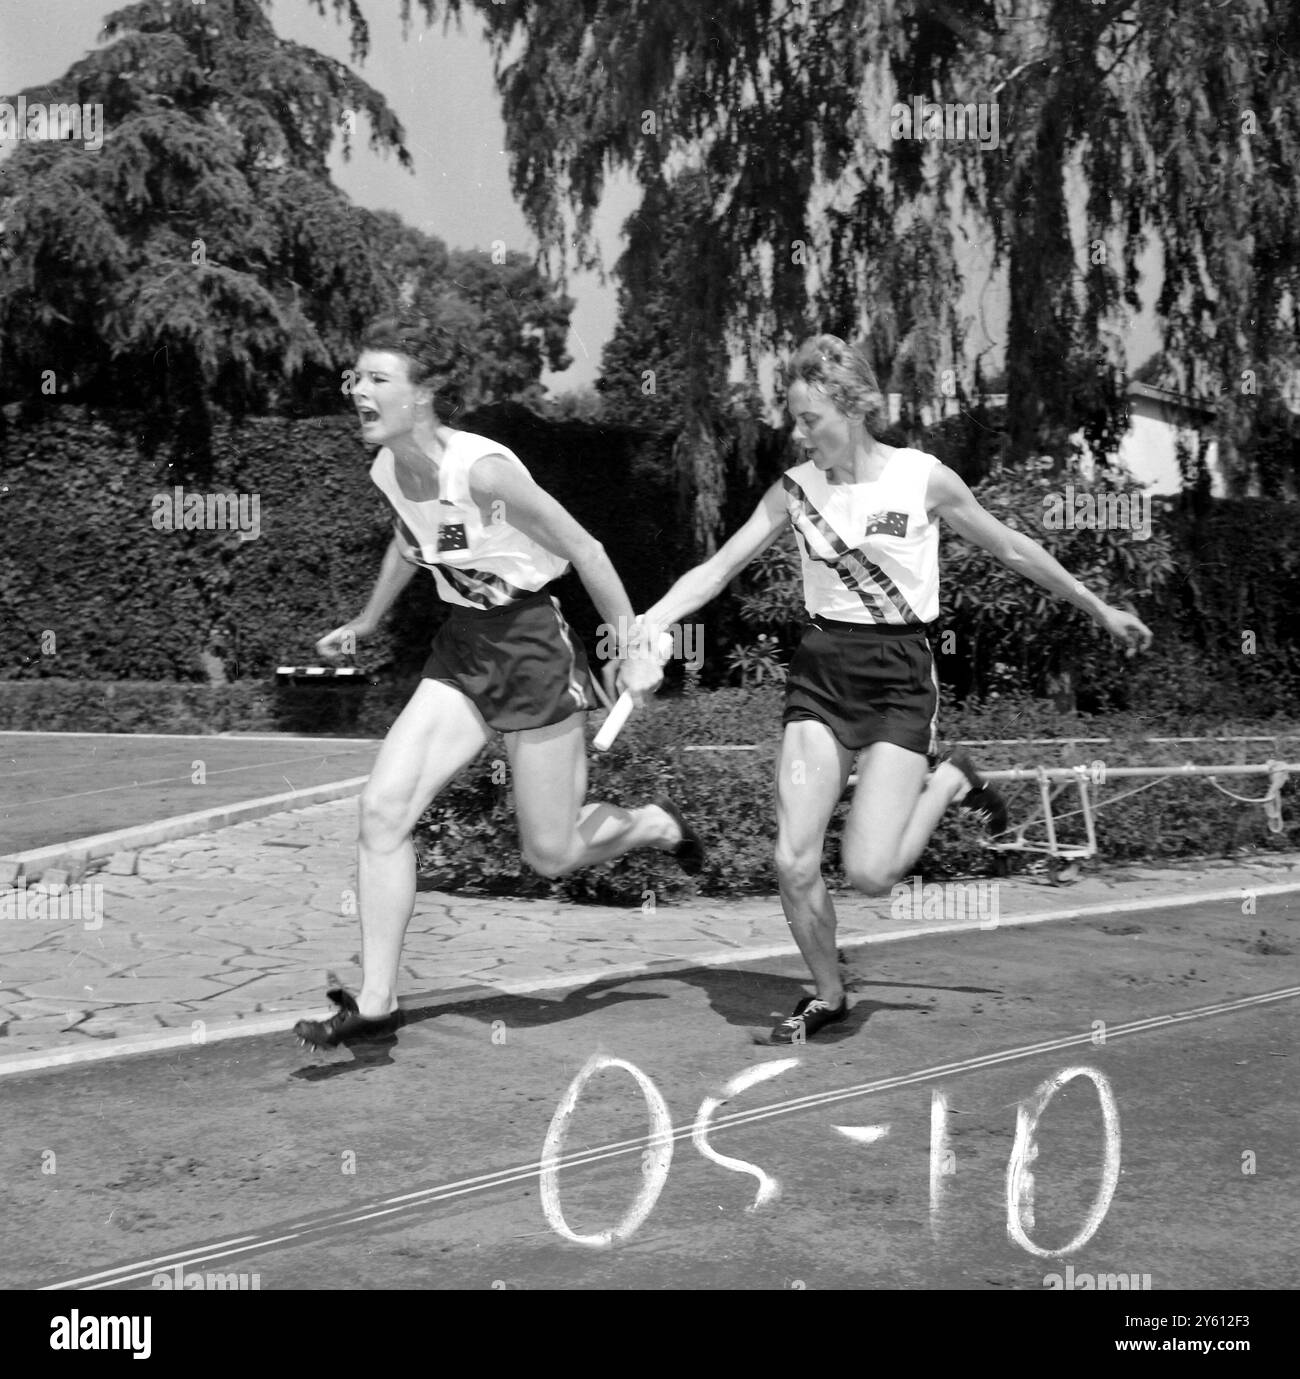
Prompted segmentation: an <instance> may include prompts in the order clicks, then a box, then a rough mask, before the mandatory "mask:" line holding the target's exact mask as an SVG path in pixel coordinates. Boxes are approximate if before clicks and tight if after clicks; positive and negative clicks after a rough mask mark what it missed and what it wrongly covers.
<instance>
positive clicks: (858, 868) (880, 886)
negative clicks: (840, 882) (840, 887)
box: [844, 857, 899, 895]
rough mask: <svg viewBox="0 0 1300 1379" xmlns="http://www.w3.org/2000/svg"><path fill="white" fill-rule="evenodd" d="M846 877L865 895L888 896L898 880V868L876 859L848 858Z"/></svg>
mask: <svg viewBox="0 0 1300 1379" xmlns="http://www.w3.org/2000/svg"><path fill="white" fill-rule="evenodd" d="M844 876H845V878H846V880H847V881H848V883H849V885H850V886H852V887H853V889H854V890H857V891H861V892H862V893H863V895H888V894H889V892H890V890H891V889H892V888H893V886H894V883H895V882H896V881H897V880H898V877H899V870H898V868H897V867H895V866H893V865H890V864H888V863H885V862H882V861H880V860H879V859H876V858H871V857H867V858H856V857H855V858H846V859H845V862H844Z"/></svg>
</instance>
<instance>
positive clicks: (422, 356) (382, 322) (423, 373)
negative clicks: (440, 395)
mask: <svg viewBox="0 0 1300 1379" xmlns="http://www.w3.org/2000/svg"><path fill="white" fill-rule="evenodd" d="M361 348H362V349H363V350H382V351H384V352H385V353H386V354H400V355H402V356H404V357H405V359H406V361H407V368H408V372H409V373H410V377H411V382H412V383H415V384H421V383H428V382H431V381H432V380H434V379H436V378H438V377H439V376H440V375H445V373H446V367H447V362H448V361H447V358H446V348H445V346H444V345H443V344H442V342H440V341H439V340H438V335H437V331H436V330H435V329H434V327H433V322H432V321H431V320H430V319H429V318H428V317H427V316H416V315H411V314H397V315H392V316H381V317H380V318H379V319H378V320H377V321H372V322H371V323H370V325H368V326H367V327H366V329H365V331H364V333H363V334H362V336H361Z"/></svg>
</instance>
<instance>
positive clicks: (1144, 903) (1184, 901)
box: [0, 777, 1300, 1077]
mask: <svg viewBox="0 0 1300 1379" xmlns="http://www.w3.org/2000/svg"><path fill="white" fill-rule="evenodd" d="M365 779H366V778H365V777H362V778H361V780H362V782H363V783H364V780H365ZM354 783H355V782H349V784H354ZM307 803H310V801H307ZM1243 889H1244V888H1243V887H1240V886H1236V887H1233V888H1232V889H1230V890H1222V891H1205V892H1202V893H1201V894H1199V895H1185V896H1167V897H1163V898H1158V899H1152V900H1127V901H1123V902H1121V903H1119V904H1110V903H1107V904H1104V905H1081V906H1077V907H1076V908H1074V909H1072V910H1044V911H1040V912H1039V913H1036V914H1028V915H1017V916H1010V917H1006V918H1002V919H999V920H998V925H997V927H998V928H999V929H1013V928H1019V927H1021V926H1024V925H1027V924H1047V923H1050V922H1051V921H1052V920H1057V919H1062V920H1064V919H1088V918H1095V917H1099V916H1102V915H1107V916H1112V915H1122V914H1127V913H1131V912H1133V911H1139V910H1168V909H1175V908H1178V907H1180V906H1187V905H1200V904H1214V903H1217V902H1219V901H1224V900H1231V901H1233V902H1234V903H1235V902H1239V901H1240V900H1241V895H1242V891H1243ZM1249 889H1250V890H1251V893H1252V894H1253V895H1255V896H1268V895H1290V894H1294V893H1295V892H1297V891H1300V882H1284V883H1282V884H1279V885H1274V886H1254V887H1250V888H1249ZM981 928H983V924H982V922H981V921H979V920H975V919H971V920H965V921H961V920H958V921H955V922H954V923H952V924H932V925H918V926H917V927H915V928H907V929H889V930H886V931H885V932H883V933H878V934H859V935H857V936H847V935H845V936H841V937H840V939H839V940H838V944H839V947H841V948H861V947H864V946H865V945H867V944H870V943H901V942H905V941H906V940H908V939H916V938H933V937H935V936H936V935H939V934H960V933H970V932H972V931H974V930H976V929H981ZM985 932H986V933H987V932H993V931H991V930H985ZM798 954H799V948H798V946H797V945H796V944H794V943H778V944H766V945H763V946H762V947H755V948H742V949H736V948H727V949H723V950H720V951H719V952H716V953H683V954H682V955H681V956H680V957H676V958H656V959H654V960H653V961H649V962H635V963H623V964H621V965H619V966H611V967H596V968H592V969H591V970H590V971H588V972H568V973H564V974H562V975H548V976H542V977H530V978H527V979H525V980H521V981H508V982H500V983H493V984H491V985H488V984H486V983H484V984H483V985H476V986H472V987H465V986H460V987H453V988H448V989H444V990H436V991H425V992H418V993H415V994H413V995H410V996H403V997H402V998H401V999H400V1002H399V1004H400V1005H401V1006H402V1008H403V1009H404V1010H425V1009H427V1008H428V1007H429V1006H431V1005H458V1006H459V1005H468V1004H470V1003H471V1002H477V1001H490V1000H492V999H494V998H495V997H498V996H527V995H530V994H531V993H533V992H535V991H558V990H562V989H565V988H570V987H571V988H577V987H581V986H589V985H590V984H591V983H593V982H608V981H618V980H619V979H621V978H625V977H637V976H641V975H643V974H644V973H647V972H651V973H657V974H659V975H661V976H664V977H669V976H671V975H672V974H673V973H674V972H680V971H681V970H682V969H683V967H691V968H695V967H726V966H734V965H736V964H737V963H746V962H763V961H766V960H767V959H768V958H790V957H797V956H798ZM307 1013H309V1012H306V1011H296V1012H294V1013H292V1014H284V1015H267V1016H262V1017H259V1018H257V1019H246V1020H227V1021H222V1022H220V1023H218V1022H215V1021H205V1022H204V1043H208V1044H215V1043H219V1042H221V1041H223V1040H227V1039H246V1038H250V1037H251V1036H253V1035H259V1034H279V1033H283V1032H284V1031H285V1030H291V1029H292V1028H293V1027H294V1025H295V1024H296V1023H297V1022H298V1021H299V1020H301V1019H302V1018H303V1016H304V1014H307ZM194 1018H195V1019H196V1020H197V1019H202V1018H203V1017H202V1015H201V1014H199V1013H196V1014H195V1017H194ZM15 1032H16V1033H21V1030H17V1031H15ZM193 1047H197V1046H196V1045H195V1043H194V1039H193V1036H192V1035H191V1033H190V1031H189V1030H187V1029H186V1030H178V1031H177V1032H176V1033H174V1034H153V1033H150V1034H140V1035H134V1034H128V1035H124V1036H122V1037H121V1038H119V1039H113V1040H107V1041H105V1042H103V1043H97V1044H90V1045H85V1046H79V1047H76V1048H70V1049H52V1050H49V1051H40V1052H34V1053H21V1054H10V1055H7V1056H3V1057H0V1077H4V1076H6V1075H7V1074H9V1073H29V1072H41V1071H43V1070H46V1069H50V1068H63V1067H71V1066H73V1065H76V1064H80V1063H97V1062H100V1061H102V1060H104V1059H107V1058H126V1057H129V1056H130V1055H132V1054H139V1053H157V1052H159V1051H160V1050H162V1049H181V1048H193Z"/></svg>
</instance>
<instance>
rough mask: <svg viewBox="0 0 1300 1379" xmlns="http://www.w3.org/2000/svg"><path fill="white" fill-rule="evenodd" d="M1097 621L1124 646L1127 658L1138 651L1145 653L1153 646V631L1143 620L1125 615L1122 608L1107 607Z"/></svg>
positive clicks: (1131, 615) (1128, 614)
mask: <svg viewBox="0 0 1300 1379" xmlns="http://www.w3.org/2000/svg"><path fill="white" fill-rule="evenodd" d="M1097 621H1098V622H1099V623H1100V624H1101V625H1102V626H1103V627H1104V628H1105V629H1106V631H1107V632H1109V633H1110V635H1111V636H1112V637H1114V638H1115V640H1116V641H1117V642H1120V643H1122V644H1123V646H1124V648H1125V651H1124V654H1125V656H1132V655H1133V654H1134V652H1137V651H1145V650H1146V649H1147V647H1149V646H1150V645H1151V639H1152V632H1151V629H1150V628H1149V627H1148V626H1147V625H1146V623H1144V622H1143V621H1142V619H1141V618H1137V617H1134V615H1133V614H1132V613H1125V612H1124V611H1123V610H1122V609H1120V608H1111V607H1109V606H1107V608H1106V611H1105V612H1104V613H1103V614H1102V615H1101V617H1099V618H1098V619H1097Z"/></svg>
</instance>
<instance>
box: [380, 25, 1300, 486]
mask: <svg viewBox="0 0 1300 1379" xmlns="http://www.w3.org/2000/svg"><path fill="white" fill-rule="evenodd" d="M417 6H418V9H419V10H420V11H422V12H423V14H424V15H425V17H426V18H428V19H430V20H432V19H435V18H438V17H440V16H441V17H443V18H446V19H450V18H452V17H456V16H460V15H461V14H463V13H464V12H465V11H467V10H473V11H477V12H478V13H479V14H480V15H481V16H482V19H483V22H484V24H485V26H486V29H487V32H488V34H489V37H490V40H491V42H492V44H493V46H494V51H495V54H496V59H497V69H498V80H499V85H500V89H501V93H502V100H503V111H504V116H505V120H506V125H507V130H508V138H509V151H510V156H511V171H512V178H513V183H514V187H515V190H516V193H517V195H518V196H519V198H520V201H521V203H522V205H523V208H524V211H525V213H526V215H527V216H528V219H529V221H530V223H531V225H532V227H533V228H534V230H535V231H536V233H537V234H538V235H539V237H540V239H541V242H542V244H543V246H545V247H546V248H547V249H549V250H553V251H565V250H566V249H567V247H568V245H569V243H570V241H572V243H573V245H574V246H576V258H577V261H578V262H580V263H581V262H589V261H591V260H592V259H593V258H594V255H595V250H594V247H593V240H592V234H591V229H592V217H593V214H594V212H595V210H596V208H597V206H598V204H599V201H600V197H601V194H602V191H603V188H604V181H605V177H606V175H607V173H608V171H609V170H610V169H611V168H622V169H626V170H629V171H630V172H631V173H632V174H633V175H634V176H635V177H637V178H638V179H639V181H640V182H641V184H642V186H643V187H644V188H645V198H644V201H643V203H642V207H641V210H640V212H639V214H640V216H641V217H642V222H641V224H640V226H639V227H636V226H634V231H635V233H634V235H633V246H632V251H633V253H634V255H638V256H641V257H645V256H647V255H650V254H652V253H653V252H654V250H653V243H654V241H655V239H656V236H663V235H666V234H668V233H669V231H670V225H669V224H668V223H667V222H666V221H665V220H664V219H663V215H662V212H663V211H664V210H666V209H671V207H672V205H673V201H672V198H664V197H663V196H662V195H661V194H660V189H661V188H662V186H663V185H664V184H665V183H666V182H670V181H672V180H673V179H674V178H676V177H678V176H680V175H681V174H682V173H683V172H684V171H687V170H689V171H692V172H694V173H695V174H697V175H698V176H700V177H702V178H703V180H704V184H705V186H706V187H707V191H708V209H707V213H706V215H705V217H704V220H703V223H702V225H701V228H700V232H699V233H698V234H697V235H696V236H695V237H694V238H695V244H696V246H697V248H698V251H699V258H698V260H697V261H696V263H695V265H694V269H695V271H693V272H690V273H686V274H682V275H681V276H680V278H678V279H676V280H672V281H670V282H669V283H668V284H667V286H668V288H669V290H671V291H672V292H673V293H674V296H675V300H676V302H677V304H678V308H679V310H678V312H677V313H676V316H677V320H678V321H679V322H680V323H683V324H685V323H687V322H690V321H692V320H699V319H706V320H709V318H713V319H711V320H709V330H710V331H711V338H712V340H713V341H714V342H716V343H722V342H724V341H725V342H726V343H727V344H735V345H737V346H739V347H741V348H743V349H744V350H745V351H746V353H747V357H748V359H749V364H750V367H751V370H753V369H754V367H755V360H756V359H757V357H759V355H760V354H762V353H764V352H766V351H770V350H771V349H773V348H777V349H780V348H782V347H785V346H788V345H789V344H790V343H791V342H793V341H794V340H796V339H797V338H798V337H800V336H801V335H802V334H804V333H805V332H807V331H809V330H810V329H812V328H814V327H815V328H820V329H827V330H832V331H835V332H837V333H840V334H849V335H852V334H855V333H857V332H858V331H859V330H860V329H863V328H866V329H868V330H869V338H870V342H871V348H872V350H873V352H874V354H875V357H876V362H877V364H878V366H879V369H880V373H881V375H882V379H887V380H888V382H889V384H890V386H892V387H893V388H896V389H898V390H900V391H901V392H902V393H903V394H904V399H905V417H904V421H905V423H907V424H908V426H909V427H910V428H911V429H912V430H915V429H916V426H917V424H918V418H919V408H920V405H921V404H922V403H923V402H925V401H928V400H930V399H931V398H933V397H934V396H935V395H936V393H937V391H938V389H937V388H936V386H935V383H936V378H937V376H938V373H939V371H940V370H941V369H942V368H944V367H954V366H956V367H960V365H961V360H962V351H963V344H964V340H965V337H966V335H967V333H968V330H969V327H970V322H968V321H965V320H962V319H960V318H959V316H958V314H957V305H956V303H957V300H958V289H959V273H958V263H959V254H958V245H959V239H960V237H961V236H963V235H967V234H973V235H977V236H980V237H983V238H985V239H987V240H988V241H989V242H990V243H991V244H992V246H993V249H994V254H995V263H996V265H997V266H998V267H1000V268H1001V269H1002V270H1004V271H1005V273H1006V275H1007V278H1008V281H1009V286H1010V296H1011V303H1010V316H1009V324H1008V337H1007V374H1008V390H1009V400H1008V409H1009V413H1008V441H1009V454H1010V458H1011V459H1012V460H1021V459H1024V458H1026V457H1029V456H1032V455H1035V454H1039V453H1042V452H1044V451H1046V452H1049V453H1054V454H1058V453H1061V451H1062V450H1063V449H1064V443H1065V440H1066V438H1067V437H1069V436H1070V435H1072V434H1074V433H1075V432H1076V431H1078V430H1080V429H1082V430H1083V431H1084V432H1085V434H1086V438H1087V440H1088V441H1089V442H1090V443H1091V445H1092V447H1093V449H1094V451H1099V450H1100V451H1102V452H1107V451H1113V448H1114V443H1115V441H1116V440H1117V437H1118V434H1119V432H1120V431H1121V430H1122V427H1123V424H1124V396H1123V392H1124V390H1123V378H1124V374H1125V371H1126V366H1127V360H1126V356H1125V338H1126V333H1127V327H1128V322H1129V320H1130V318H1131V313H1133V312H1135V311H1136V310H1137V308H1138V307H1139V299H1138V295H1137V287H1138V262H1139V257H1140V255H1141V253H1142V251H1143V249H1144V247H1145V245H1146V244H1147V242H1148V240H1150V239H1154V240H1155V241H1156V242H1157V243H1158V244H1159V246H1160V248H1161V249H1162V250H1163V257H1164V278H1163V284H1162V289H1161V293H1160V297H1159V302H1158V313H1159V316H1160V322H1161V325H1162V327H1163V330H1164V333H1165V338H1166V344H1167V348H1168V350H1169V353H1170V355H1171V357H1173V358H1175V359H1177V360H1178V361H1179V368H1180V371H1181V374H1182V378H1181V386H1183V387H1184V388H1185V389H1187V390H1188V391H1190V392H1192V393H1194V394H1198V395H1202V396H1205V395H1217V397H1218V400H1219V414H1218V427H1219V431H1220V437H1221V450H1222V452H1223V456H1224V462H1225V467H1226V469H1227V471H1228V473H1229V475H1230V478H1231V479H1232V481H1233V482H1234V484H1237V485H1242V484H1245V483H1247V482H1249V480H1250V478H1251V472H1250V471H1251V461H1250V450H1249V447H1247V446H1246V444H1245V442H1246V440H1247V438H1248V437H1249V435H1250V433H1251V430H1252V428H1253V426H1254V424H1255V421H1256V418H1257V416H1258V410H1259V398H1260V397H1261V396H1263V395H1264V394H1265V393H1266V392H1269V391H1270V390H1271V391H1272V392H1273V393H1275V394H1276V392H1277V391H1278V390H1279V389H1280V387H1281V386H1282V382H1283V380H1284V379H1285V378H1289V377H1290V374H1291V372H1292V371H1293V370H1294V367H1295V365H1296V362H1297V359H1298V358H1300V350H1298V349H1297V339H1296V335H1297V322H1296V316H1295V302H1296V300H1297V289H1298V288H1300V216H1297V214H1296V212H1297V209H1300V207H1298V205H1297V203H1298V202H1300V156H1298V155H1300V66H1298V65H1297V64H1296V62H1295V61H1294V57H1293V56H1292V55H1293V54H1294V52H1295V51H1296V48H1297V43H1298V42H1300V11H1297V10H1296V8H1295V6H1294V5H1292V4H1291V3H1289V0H1093V3H1087V2H1086V0H844V3H840V4H829V3H827V4H822V3H812V2H807V0H714V2H713V3H710V4H708V5H700V4H698V3H697V0H583V3H578V4H566V5H551V4H542V3H540V2H539V0H504V3H498V2H497V0H403V13H404V14H406V15H407V16H409V15H410V14H411V13H412V12H414V11H415V10H416V8H417ZM914 97H915V98H918V99H920V100H930V101H935V102H939V103H941V104H945V105H946V104H963V105H965V104H970V105H972V106H981V105H982V106H983V107H984V108H985V109H986V110H990V111H991V110H994V109H995V110H996V114H997V117H998V126H997V131H996V136H995V138H994V140H993V142H992V144H991V145H989V144H988V141H980V140H977V139H973V138H960V137H958V138H952V137H949V138H945V139H942V140H935V139H929V138H927V139H917V138H909V137H894V135H896V134H897V133H898V131H896V130H895V131H891V130H890V128H889V124H890V120H889V119H888V118H887V116H886V112H888V111H891V106H892V105H893V104H894V103H895V102H901V103H904V104H910V102H911V101H912V99H913V98H914ZM972 113H975V112H974V111H972ZM656 222H657V224H656ZM637 245H640V246H641V247H640V248H637V247H636V246H637ZM628 268H629V271H632V270H633V265H631V264H629V265H628ZM701 282H703V283H707V284H708V292H707V293H706V294H705V295H704V296H703V297H701V294H700V291H699V285H700V283H701ZM703 377H705V378H706V379H707V375H703ZM688 396H690V394H688ZM688 413H689V415H688V416H687V418H686V419H685V426H684V434H685V435H686V436H687V438H688V446H689V447H690V448H691V449H692V451H693V453H694V454H695V457H696V458H695V463H696V464H697V465H699V464H701V463H702V464H703V465H704V467H706V468H707V466H708V464H709V463H710V460H709V452H710V441H711V436H712V433H713V428H712V427H711V426H710V424H709V420H708V418H709V412H708V404H707V402H698V401H696V400H694V398H693V397H692V400H691V401H690V402H689V405H688Z"/></svg>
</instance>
